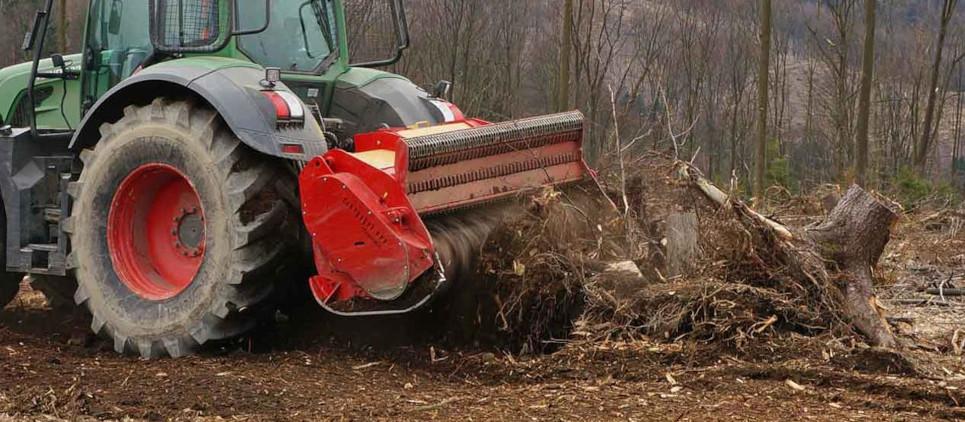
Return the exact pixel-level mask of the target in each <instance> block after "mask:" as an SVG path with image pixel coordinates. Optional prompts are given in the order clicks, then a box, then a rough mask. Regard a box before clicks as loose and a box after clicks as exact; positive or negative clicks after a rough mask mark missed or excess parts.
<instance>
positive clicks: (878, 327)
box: [805, 185, 899, 348]
mask: <svg viewBox="0 0 965 422" xmlns="http://www.w3.org/2000/svg"><path fill="white" fill-rule="evenodd" d="M898 217H899V216H898V212H897V207H896V206H895V205H894V204H887V203H885V202H884V201H881V200H879V199H878V198H875V197H874V196H872V195H871V194H869V193H868V192H866V191H865V190H864V189H861V188H860V187H858V186H857V185H855V186H852V187H851V189H849V190H848V192H847V193H846V194H845V195H844V197H843V198H842V199H841V201H840V202H839V203H838V205H837V206H836V207H835V208H834V209H833V210H832V211H831V213H830V214H828V217H827V219H825V221H824V222H823V223H821V224H818V225H815V226H811V227H808V228H806V229H805V233H806V235H807V236H808V237H809V238H810V240H812V241H813V242H814V243H815V245H816V246H817V248H818V250H819V252H820V254H821V255H822V256H824V257H825V258H826V259H829V260H831V261H832V262H833V263H834V264H835V266H836V267H837V270H838V271H839V272H840V273H839V276H838V280H837V281H838V285H839V287H840V289H841V292H842V293H843V295H844V299H845V302H846V311H847V312H848V316H849V317H850V318H851V322H852V324H854V326H855V328H857V329H858V330H859V331H861V332H862V333H864V334H865V336H867V337H868V340H869V341H870V343H872V344H873V345H876V346H881V347H889V348H894V347H896V346H897V341H896V340H895V335H894V333H893V332H892V331H891V328H890V326H889V325H888V323H887V322H886V321H885V319H884V316H883V315H882V314H881V312H880V310H879V308H878V305H877V298H876V296H875V292H874V275H873V268H874V267H875V266H876V265H877V264H878V259H879V258H880V257H881V254H882V252H884V249H885V245H887V244H888V241H889V240H890V238H891V228H892V226H893V225H894V224H895V223H896V222H897V221H898Z"/></svg>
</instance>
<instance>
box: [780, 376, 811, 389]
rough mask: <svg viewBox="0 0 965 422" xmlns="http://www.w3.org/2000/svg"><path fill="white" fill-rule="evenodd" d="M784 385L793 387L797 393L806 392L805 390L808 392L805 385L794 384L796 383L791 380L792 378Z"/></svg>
mask: <svg viewBox="0 0 965 422" xmlns="http://www.w3.org/2000/svg"><path fill="white" fill-rule="evenodd" d="M784 383H785V384H787V386H788V387H791V388H793V389H795V390H797V391H805V390H807V388H804V386H803V385H801V384H798V383H796V382H794V381H793V380H791V379H790V378H788V380H787V381H784Z"/></svg>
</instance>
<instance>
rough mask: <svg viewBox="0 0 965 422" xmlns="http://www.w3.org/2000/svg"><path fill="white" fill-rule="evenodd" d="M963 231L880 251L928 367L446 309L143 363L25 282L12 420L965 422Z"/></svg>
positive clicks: (0, 391) (0, 350)
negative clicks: (465, 340)
mask: <svg viewBox="0 0 965 422" xmlns="http://www.w3.org/2000/svg"><path fill="white" fill-rule="evenodd" d="M789 219H791V217H787V218H785V221H787V220H789ZM801 219H802V220H806V219H807V217H801ZM963 239H965V236H963V234H962V233H960V232H959V230H954V231H949V230H945V229H941V228H939V229H926V228H924V227H922V226H921V225H919V224H917V223H916V220H915V217H908V218H905V219H904V220H903V222H902V223H901V225H900V226H899V227H898V228H897V229H896V236H895V239H894V240H893V242H892V243H891V244H890V245H889V248H888V250H887V251H886V254H885V257H884V259H883V261H882V263H881V268H880V271H881V274H879V275H880V278H881V279H883V280H884V283H883V285H882V286H879V291H880V292H881V296H882V298H883V301H882V304H883V305H884V306H887V307H888V309H889V312H888V314H889V315H891V316H893V317H895V319H894V321H895V324H897V327H898V328H899V333H900V334H901V338H902V339H903V341H904V342H905V343H906V344H907V345H908V347H909V348H910V350H911V351H912V355H913V356H914V357H915V359H920V360H921V363H922V366H921V367H922V368H925V369H926V370H925V371H914V370H909V369H908V368H905V367H904V365H903V364H902V363H901V362H889V361H888V360H887V359H883V358H882V357H881V355H880V354H879V353H876V352H875V351H874V350H870V349H866V348H862V347H859V346H855V345H853V344H842V343H847V341H843V340H840V339H834V338H829V337H828V336H819V337H817V338H805V337H801V336H798V335H795V334H784V335H779V336H772V337H767V338H761V339H760V341H759V342H758V343H757V344H754V345H753V346H752V347H750V348H749V349H748V350H741V351H736V350H722V349H721V348H720V347H717V346H716V345H714V344H694V343H690V342H688V341H686V340H682V341H676V342H674V341H652V340H650V339H646V338H643V339H640V340H638V341H634V342H613V341H594V342H592V343H588V342H581V341H578V340H570V341H568V342H567V343H566V344H565V345H564V346H562V347H561V349H560V350H559V351H558V352H556V353H553V354H549V355H540V356H535V357H521V356H514V355H510V354H507V353H504V352H501V351H499V350H498V349H496V348H493V347H486V346H485V345H473V346H461V347H453V346H447V345H446V344H447V343H446V342H444V341H440V340H439V339H438V337H435V336H424V335H421V334H422V331H424V330H425V329H424V327H426V326H427V325H425V324H430V325H431V324H433V323H434V322H435V323H439V321H434V320H433V318H434V316H433V315H421V316H419V317H418V318H414V319H413V320H388V321H368V322H366V323H364V324H360V325H359V324H353V323H345V322H344V321H333V320H331V317H327V316H324V315H322V314H321V312H317V313H312V312H307V313H306V315H298V316H293V317H290V318H287V321H284V320H283V321H282V322H281V323H279V324H277V325H273V326H271V327H268V328H264V329H262V330H260V332H258V333H257V334H255V335H253V336H252V337H249V338H246V339H243V340H242V341H241V342H239V343H235V344H230V345H224V347H222V348H220V349H218V350H210V351H209V352H208V353H206V354H203V355H201V356H195V357H190V358H186V359H179V360H171V359H161V360H154V361H146V360H140V359H137V358H133V357H125V356H118V355H116V354H115V353H114V352H113V351H112V350H110V349H111V347H110V345H109V344H107V343H106V342H105V341H103V340H100V339H96V338H93V337H92V336H90V335H89V334H87V333H88V331H89V330H88V328H87V326H88V325H89V321H88V320H87V319H86V317H85V316H83V315H81V314H72V313H70V311H66V312H65V311H55V310H51V309H49V308H48V307H47V306H46V303H45V301H44V299H43V297H42V296H41V295H40V294H39V293H37V292H34V291H31V290H30V289H29V288H28V287H23V289H22V291H21V294H20V296H19V297H18V299H16V300H15V301H14V302H13V303H12V304H11V305H9V306H8V307H7V308H6V309H5V310H2V311H0V422H5V421H34V420H37V421H47V420H95V419H96V420H259V421H260V420H453V419H457V418H459V419H463V420H487V421H488V420H574V421H585V420H635V421H643V420H672V421H691V420H752V421H755V420H835V421H838V420H854V421H861V420H869V421H891V420H897V421H919V420H965V407H963V406H962V405H963V404H965V360H963V356H962V354H963V351H962V350H961V349H962V348H965V300H962V299H961V298H952V297H946V298H941V297H936V296H933V295H928V294H926V293H924V292H923V291H922V290H923V289H924V288H927V287H932V286H935V285H943V286H944V287H953V286H956V285H957V286H958V287H965V281H962V280H961V276H962V275H963V274H962V268H965V248H963V246H965V240H963ZM436 318H437V317H436ZM439 326H445V324H441V323H439ZM326 327H335V328H334V329H329V328H326ZM346 332H347V333H348V334H346ZM842 350H844V351H845V352H842Z"/></svg>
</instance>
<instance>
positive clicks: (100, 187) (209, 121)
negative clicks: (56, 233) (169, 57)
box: [66, 100, 302, 358]
mask: <svg viewBox="0 0 965 422" xmlns="http://www.w3.org/2000/svg"><path fill="white" fill-rule="evenodd" d="M81 158H82V160H83V161H84V170H83V172H82V173H81V176H80V179H79V180H78V181H77V182H76V183H74V184H72V186H71V189H70V192H71V195H73V196H74V204H73V210H72V213H71V218H70V221H69V222H68V223H67V224H66V227H67V228H66V230H67V231H69V232H70V233H71V242H72V246H73V252H72V255H71V262H72V263H73V264H74V265H76V267H75V268H76V271H75V273H76V278H77V282H78V288H77V293H76V294H75V295H74V299H75V301H76V302H77V303H78V304H84V305H86V306H87V308H88V309H89V310H90V312H91V314H92V322H91V328H92V329H93V331H94V332H95V333H98V334H101V335H104V336H108V337H110V338H112V339H113V340H114V349H115V350H116V351H117V352H119V353H125V352H133V351H136V352H137V353H139V354H140V355H141V356H142V357H146V358H153V357H157V356H159V355H162V354H165V353H166V354H167V355H170V356H172V357H179V356H182V355H185V354H189V353H191V352H192V351H195V350H197V349H198V348H199V347H200V346H201V345H204V344H206V343H209V342H212V341H218V340H225V339H230V338H232V337H236V336H238V335H240V334H243V333H245V332H246V331H247V330H249V329H251V328H252V327H253V326H254V325H255V323H256V320H257V318H258V317H259V316H263V315H265V316H267V315H272V313H270V312H265V311H266V310H269V308H270V307H269V306H268V304H270V303H271V302H272V301H271V299H273V298H274V293H276V292H277V291H279V290H280V289H279V288H280V287H281V285H282V284H283V283H289V282H291V281H292V280H290V279H287V278H286V277H285V273H286V270H287V269H290V268H292V267H293V265H292V264H297V262H293V258H297V257H299V256H301V255H300V254H297V253H292V252H293V248H295V247H298V245H300V241H299V240H298V239H299V237H300V232H301V231H302V230H300V229H299V228H300V226H299V224H298V221H299V220H298V215H297V214H296V213H295V208H294V207H295V204H296V203H297V202H296V198H295V191H296V186H297V184H296V182H295V180H294V171H293V170H292V169H288V168H286V167H285V166H283V165H282V164H281V163H279V162H275V161H272V160H271V159H268V158H266V157H264V156H260V155H258V154H257V153H255V152H254V151H252V150H250V149H248V148H247V147H246V146H245V145H243V144H242V143H241V142H240V141H239V140H238V139H237V138H236V137H235V136H234V135H233V134H232V133H231V132H230V130H228V129H227V128H226V127H225V125H224V123H223V122H222V120H221V118H220V117H219V116H218V115H217V114H216V113H214V112H213V111H211V110H209V109H207V108H205V107H199V106H195V105H192V104H191V103H188V102H183V101H177V102H169V101H165V100H155V101H154V102H153V103H152V104H150V105H147V106H144V107H134V106H131V107H128V108H127V109H125V110H124V117H123V118H121V119H120V120H119V121H118V122H117V123H115V124H113V125H110V124H106V125H104V126H102V127H101V141H100V142H99V143H98V144H97V146H96V148H95V149H94V150H93V151H89V150H88V151H85V152H84V153H83V154H82V155H81Z"/></svg>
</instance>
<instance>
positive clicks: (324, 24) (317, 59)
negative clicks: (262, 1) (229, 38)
mask: <svg viewBox="0 0 965 422" xmlns="http://www.w3.org/2000/svg"><path fill="white" fill-rule="evenodd" d="M332 3H333V1H332V0H307V1H306V0H275V1H273V2H272V7H271V20H270V24H269V25H268V29H267V30H265V31H263V32H260V33H257V34H252V35H244V36H241V37H239V38H238V46H239V47H240V48H241V50H242V51H243V52H244V53H245V54H247V55H248V56H249V57H250V58H251V59H252V60H254V61H255V62H258V63H259V64H261V65H263V66H271V67H278V68H281V69H282V70H286V71H295V72H312V71H315V70H317V69H318V68H319V67H320V66H321V65H322V64H323V63H324V62H326V60H327V59H328V58H329V57H334V54H333V52H334V51H335V50H336V48H335V45H336V43H335V38H336V36H335V30H334V28H335V14H334V10H333V5H332ZM238 19H239V21H240V25H239V27H242V28H252V27H258V26H261V25H263V24H264V22H265V9H264V7H240V8H239V9H238Z"/></svg>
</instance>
